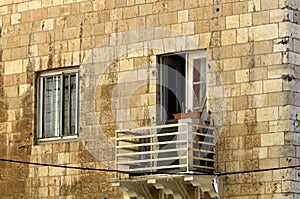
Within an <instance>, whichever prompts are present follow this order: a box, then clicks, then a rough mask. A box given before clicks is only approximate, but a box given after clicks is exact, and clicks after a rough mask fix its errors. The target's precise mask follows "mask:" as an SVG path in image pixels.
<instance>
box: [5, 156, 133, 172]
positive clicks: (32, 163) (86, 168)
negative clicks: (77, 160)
mask: <svg viewBox="0 0 300 199" xmlns="http://www.w3.org/2000/svg"><path fill="white" fill-rule="evenodd" d="M0 161H3V162H12V163H20V164H28V165H36V166H47V167H57V168H65V169H79V170H90V171H103V172H118V173H128V172H125V171H118V170H113V169H100V168H90V167H77V166H68V165H56V164H47V163H38V162H28V161H21V160H10V159H3V158H0Z"/></svg>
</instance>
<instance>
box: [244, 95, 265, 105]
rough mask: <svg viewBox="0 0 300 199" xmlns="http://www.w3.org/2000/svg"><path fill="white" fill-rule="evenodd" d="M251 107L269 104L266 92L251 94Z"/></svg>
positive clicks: (249, 99) (249, 98) (249, 100)
mask: <svg viewBox="0 0 300 199" xmlns="http://www.w3.org/2000/svg"><path fill="white" fill-rule="evenodd" d="M248 102H249V108H261V107H266V106H268V105H269V96H268V95H266V94H261V95H251V96H249V97H248Z"/></svg>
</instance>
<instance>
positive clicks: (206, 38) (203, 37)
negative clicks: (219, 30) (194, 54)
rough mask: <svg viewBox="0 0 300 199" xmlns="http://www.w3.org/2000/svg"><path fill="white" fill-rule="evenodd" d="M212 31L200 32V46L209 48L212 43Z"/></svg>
mask: <svg viewBox="0 0 300 199" xmlns="http://www.w3.org/2000/svg"><path fill="white" fill-rule="evenodd" d="M210 39H211V33H202V34H200V39H199V40H200V41H199V43H200V47H201V48H208V47H209V45H210Z"/></svg>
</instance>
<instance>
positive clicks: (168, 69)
mask: <svg viewBox="0 0 300 199" xmlns="http://www.w3.org/2000/svg"><path fill="white" fill-rule="evenodd" d="M185 65H186V55H185V54H174V55H168V56H161V57H160V85H161V87H160V100H161V118H160V119H161V120H162V121H167V120H170V119H173V118H174V117H173V114H174V113H180V112H183V111H184V110H183V109H184V104H185V93H186V92H185V88H186V67H185Z"/></svg>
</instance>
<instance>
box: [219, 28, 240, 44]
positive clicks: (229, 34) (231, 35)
mask: <svg viewBox="0 0 300 199" xmlns="http://www.w3.org/2000/svg"><path fill="white" fill-rule="evenodd" d="M236 37H237V36H236V30H224V31H222V32H221V44H222V46H226V45H233V44H236Z"/></svg>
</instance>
